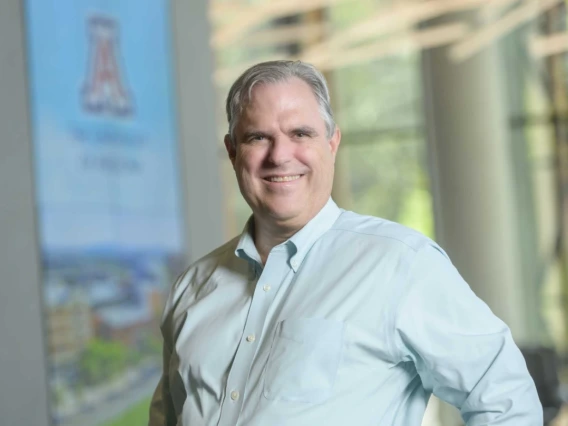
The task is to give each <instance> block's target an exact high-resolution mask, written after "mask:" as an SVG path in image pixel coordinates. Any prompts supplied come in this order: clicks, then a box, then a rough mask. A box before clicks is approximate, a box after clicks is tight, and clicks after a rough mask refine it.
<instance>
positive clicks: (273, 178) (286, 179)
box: [265, 175, 303, 182]
mask: <svg viewBox="0 0 568 426" xmlns="http://www.w3.org/2000/svg"><path fill="white" fill-rule="evenodd" d="M302 176H303V175H291V176H269V177H267V178H265V179H266V180H267V181H269V182H292V181H294V180H298V179H300V178H301V177H302Z"/></svg>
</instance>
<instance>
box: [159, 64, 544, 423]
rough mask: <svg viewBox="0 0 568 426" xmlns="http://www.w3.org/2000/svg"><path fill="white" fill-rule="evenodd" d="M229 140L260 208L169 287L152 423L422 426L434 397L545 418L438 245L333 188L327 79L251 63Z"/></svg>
mask: <svg viewBox="0 0 568 426" xmlns="http://www.w3.org/2000/svg"><path fill="white" fill-rule="evenodd" d="M227 116H228V120H229V133H228V134H227V136H226V137H225V147H226V149H227V152H228V154H229V158H230V160H231V162H232V164H233V167H234V170H235V174H236V177H237V181H238V183H239V186H240V190H241V192H242V194H243V196H244V198H245V199H246V201H247V203H248V204H249V205H250V207H251V209H252V211H253V215H252V217H251V219H250V220H249V222H248V224H247V226H246V228H245V230H244V231H243V233H242V235H241V236H240V237H237V238H235V239H233V240H232V241H229V242H228V243H227V244H225V245H223V246H221V247H219V248H218V249H216V250H215V251H213V252H212V253H210V254H208V255H207V256H205V257H204V258H202V259H200V260H198V261H197V262H196V263H195V264H193V265H192V266H191V267H190V268H189V269H188V270H187V271H186V272H185V273H184V274H183V275H182V276H181V277H180V278H179V279H178V280H177V282H176V283H175V285H174V287H173V289H172V291H171V294H170V297H169V299H168V302H167V305H166V308H165V312H164V317H163V322H162V332H163V336H164V372H163V376H162V379H161V381H160V384H159V386H158V388H157V389H156V393H155V396H154V399H153V401H152V405H151V408H150V425H152V426H158V425H178V426H181V425H183V426H202V425H203V426H214V425H219V426H233V425H241V426H245V425H246V426H317V425H325V426H344V425H349V424H352V425H356V426H367V425H369V426H370V425H384V426H419V425H420V424H421V421H422V417H423V414H424V410H425V408H426V404H427V402H428V399H429V397H430V395H431V393H434V394H435V395H437V396H438V397H440V398H441V399H443V400H445V401H447V402H449V403H451V404H453V405H455V406H456V407H458V408H459V409H460V410H461V414H462V416H463V419H464V421H465V422H466V423H467V424H468V425H471V426H473V425H501V426H520V425H523V426H525V425H526V426H529V425H535V426H536V425H542V409H541V406H540V404H539V401H538V397H537V394H536V390H535V387H534V383H533V381H532V379H531V378H530V376H529V374H528V372H527V369H526V365H525V362H524V360H523V357H522V356H521V354H520V352H519V350H518V348H517V347H516V346H515V344H514V342H513V340H512V338H511V334H510V332H509V329H508V328H507V326H506V325H505V324H504V323H503V322H501V321H500V320H499V319H498V318H496V317H495V316H494V315H493V314H492V313H491V311H490V310H489V308H488V307H487V306H486V305H485V304H484V303H483V302H482V301H480V300H479V299H478V298H477V297H476V296H475V295H474V294H473V293H472V291H471V290H470V289H469V287H468V285H467V284H466V283H465V282H464V281H463V279H462V278H461V277H460V275H459V274H458V272H457V271H456V270H455V268H454V267H453V266H452V264H451V263H450V261H449V260H448V258H447V256H446V254H445V253H444V251H443V250H442V249H441V248H440V247H438V246H437V245H436V243H434V242H432V241H431V240H429V239H428V238H426V237H424V236H422V235H420V234H418V233H417V232H414V231H411V230H409V229H407V228H405V227H403V226H401V225H398V224H395V223H392V222H389V221H386V220H382V219H378V218H374V217H367V216H361V215H358V214H356V213H353V212H349V211H345V210H342V209H340V208H338V207H337V205H336V204H335V203H334V202H333V200H332V199H331V198H330V195H331V188H332V182H333V173H334V162H335V157H336V154H337V150H338V147H339V143H340V140H341V134H340V131H339V128H338V127H337V126H336V125H335V123H334V121H333V115H332V111H331V108H330V101H329V94H328V90H327V87H326V84H325V80H324V78H323V76H322V75H321V74H320V73H319V72H318V71H317V70H316V69H315V68H314V67H312V66H310V65H308V64H305V63H301V62H290V61H275V62H266V63H261V64H258V65H256V66H254V67H252V68H250V69H249V70H247V71H246V72H245V73H244V74H243V75H242V76H241V77H239V79H238V80H237V81H236V82H235V83H234V84H233V86H232V88H231V90H230V92H229V95H228V98H227Z"/></svg>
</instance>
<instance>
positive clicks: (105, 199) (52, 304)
mask: <svg viewBox="0 0 568 426" xmlns="http://www.w3.org/2000/svg"><path fill="white" fill-rule="evenodd" d="M26 12H27V38H28V60H29V77H30V99H31V102H30V104H31V108H32V134H33V141H34V161H35V185H36V194H37V202H36V204H37V217H38V218H39V219H38V220H39V230H40V235H39V244H40V247H41V254H42V259H43V293H44V301H45V309H44V312H45V321H46V334H47V335H46V344H47V346H48V348H47V349H48V354H49V360H48V363H49V371H50V377H49V384H50V395H51V408H52V409H51V414H52V420H53V423H54V424H57V425H59V424H61V425H81V426H88V425H111V424H121V425H126V426H128V425H129V424H132V425H141V424H145V423H146V421H147V411H148V406H147V403H148V398H149V395H150V393H151V392H152V391H153V389H154V387H155V385H156V383H157V380H158V377H159V373H160V369H161V364H160V355H161V343H160V335H159V328H158V326H159V320H160V315H161V310H162V306H163V300H164V297H165V294H167V292H168V290H169V287H170V285H171V284H172V282H173V280H174V279H175V277H176V275H177V274H179V273H180V272H181V270H182V269H183V266H184V259H185V258H186V252H185V247H184V229H183V225H184V224H183V220H182V217H183V197H182V191H181V189H180V171H179V168H178V145H177V133H176V119H175V118H176V112H175V98H174V84H173V70H172V55H171V46H172V43H171V39H170V35H171V26H170V21H169V8H168V3H167V2H159V1H149V0H136V1H134V0H123V1H120V2H108V1H103V0H98V1H97V0H91V1H80V2H78V1H71V0H59V1H57V2H45V1H43V0H28V1H27V11H26ZM113 422H118V423H113Z"/></svg>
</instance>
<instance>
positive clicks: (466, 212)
mask: <svg viewBox="0 0 568 426" xmlns="http://www.w3.org/2000/svg"><path fill="white" fill-rule="evenodd" d="M454 18H455V17H454ZM460 18H461V19H464V18H465V19H468V18H472V19H471V20H473V19H475V16H460ZM447 19H449V18H447ZM438 23H440V21H438V22H432V23H431V25H436V24H438ZM422 67H423V88H424V113H425V125H426V131H427V140H428V150H429V156H430V168H431V178H432V179H431V182H432V191H433V195H434V210H435V221H436V236H437V240H438V241H439V242H440V244H441V245H442V246H443V247H444V248H445V249H446V250H447V252H448V254H449V256H450V257H451V259H452V261H453V263H454V264H455V265H456V267H457V268H458V270H459V271H460V272H461V274H462V276H463V277H464V278H465V280H466V281H467V282H468V283H469V285H470V286H471V288H472V289H473V290H474V291H475V293H476V294H477V295H478V296H479V297H480V298H481V299H483V300H484V301H485V302H486V303H487V304H488V305H489V306H490V307H491V309H492V310H493V312H494V313H495V314H496V315H497V316H499V317H500V318H501V319H503V320H504V321H505V322H506V323H507V324H508V325H509V326H510V328H511V330H512V333H513V336H514V337H515V340H516V342H517V343H518V344H524V343H527V342H528V341H529V340H530V336H529V335H528V331H527V330H528V327H527V318H526V317H525V315H524V312H523V307H524V299H523V279H522V276H521V263H522V262H521V251H520V249H519V242H520V238H519V235H518V229H519V228H518V223H517V216H518V212H517V210H516V208H517V203H516V198H515V179H514V169H513V164H512V161H513V157H512V154H511V134H510V128H509V113H508V108H507V99H506V94H505V84H504V83H505V76H504V73H503V70H502V64H501V62H500V52H499V47H498V45H493V46H491V47H489V48H484V49H483V50H482V51H481V52H479V53H477V54H476V55H475V56H473V57H472V58H470V59H468V60H466V61H464V62H462V63H459V64H456V63H453V62H452V61H451V60H450V59H449V57H448V55H447V50H446V48H444V47H441V48H436V49H431V50H428V51H425V52H424V53H423V55H422ZM448 407H449V406H446V405H443V407H442V409H441V410H440V414H441V420H442V425H444V426H455V425H458V424H461V420H460V418H459V416H457V414H456V413H457V410H455V409H453V408H452V409H449V408H448Z"/></svg>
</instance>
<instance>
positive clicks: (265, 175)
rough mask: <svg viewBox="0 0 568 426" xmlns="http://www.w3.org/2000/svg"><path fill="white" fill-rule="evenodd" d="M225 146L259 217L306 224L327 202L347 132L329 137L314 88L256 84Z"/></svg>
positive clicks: (297, 83) (291, 224)
mask: <svg viewBox="0 0 568 426" xmlns="http://www.w3.org/2000/svg"><path fill="white" fill-rule="evenodd" d="M235 138H236V147H233V146H232V145H231V142H230V139H229V137H228V136H226V137H225V146H226V148H227V152H228V153H229V158H230V159H231V162H232V163H233V168H234V169H235V173H236V176H237V180H238V183H239V187H240V189H241V193H242V194H243V197H244V198H245V200H246V201H247V203H248V204H249V206H250V207H251V209H252V210H253V212H254V214H255V217H257V218H258V219H260V220H262V221H265V222H266V221H268V222H266V223H268V224H270V225H276V226H284V227H292V228H294V227H295V228H300V227H302V226H304V225H305V224H306V223H307V222H308V221H309V220H310V219H311V218H312V217H314V216H315V215H316V214H317V213H318V211H319V210H320V209H321V208H322V207H323V206H324V205H325V203H326V202H327V200H328V198H329V196H330V194H331V187H332V184H333V172H334V164H335V155H336V152H337V148H338V146H339V142H340V139H341V135H340V132H339V129H336V131H335V133H334V134H333V136H332V137H331V139H328V138H327V135H326V127H325V122H324V120H323V118H322V116H321V114H320V110H319V105H318V102H317V100H316V97H315V95H314V94H313V92H312V89H311V88H310V86H309V85H308V84H307V83H305V82H304V81H302V80H300V79H298V78H293V79H291V80H289V81H285V82H281V83H277V84H261V85H257V86H255V87H254V88H253V91H252V96H251V99H250V101H249V103H248V105H246V107H245V108H244V110H243V112H242V114H241V117H240V120H239V122H238V124H237V126H236V129H235Z"/></svg>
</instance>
